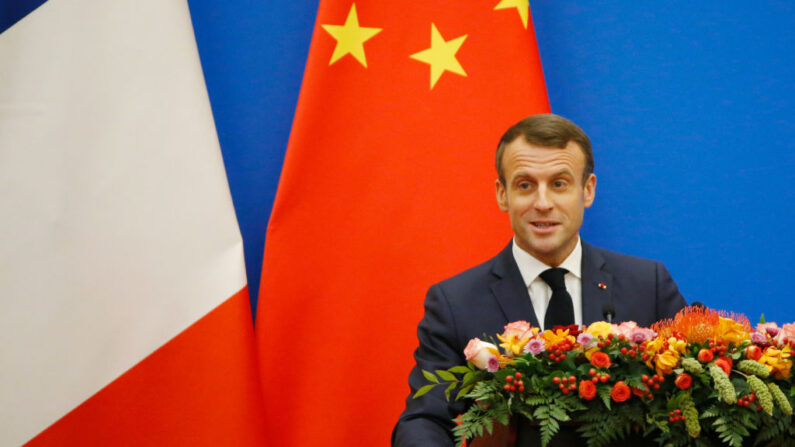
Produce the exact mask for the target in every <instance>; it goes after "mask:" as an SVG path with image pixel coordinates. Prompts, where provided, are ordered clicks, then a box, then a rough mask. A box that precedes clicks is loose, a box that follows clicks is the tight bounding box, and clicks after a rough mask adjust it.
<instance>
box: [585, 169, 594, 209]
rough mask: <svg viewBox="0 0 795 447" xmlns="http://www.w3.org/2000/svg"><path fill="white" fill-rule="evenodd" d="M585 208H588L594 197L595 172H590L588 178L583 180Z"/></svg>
mask: <svg viewBox="0 0 795 447" xmlns="http://www.w3.org/2000/svg"><path fill="white" fill-rule="evenodd" d="M584 190H585V208H590V207H591V205H593V201H594V199H595V198H596V174H593V173H592V174H591V175H589V176H588V180H586V181H585V186H584Z"/></svg>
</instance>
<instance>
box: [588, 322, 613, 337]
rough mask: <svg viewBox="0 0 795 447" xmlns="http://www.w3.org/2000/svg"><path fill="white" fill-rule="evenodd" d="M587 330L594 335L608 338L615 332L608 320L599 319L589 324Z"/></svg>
mask: <svg viewBox="0 0 795 447" xmlns="http://www.w3.org/2000/svg"><path fill="white" fill-rule="evenodd" d="M585 332H587V333H589V334H591V335H593V336H594V337H602V338H607V336H608V335H609V334H612V333H613V325H612V324H610V323H608V322H606V321H597V322H594V323H591V325H590V326H588V329H586V330H585Z"/></svg>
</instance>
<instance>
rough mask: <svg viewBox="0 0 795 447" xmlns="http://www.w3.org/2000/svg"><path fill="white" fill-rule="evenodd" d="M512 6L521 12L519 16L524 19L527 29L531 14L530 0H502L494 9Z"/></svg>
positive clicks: (523, 23)
mask: <svg viewBox="0 0 795 447" xmlns="http://www.w3.org/2000/svg"><path fill="white" fill-rule="evenodd" d="M510 8H516V11H517V12H518V13H519V18H521V19H522V25H524V29H527V17H528V15H530V12H529V11H530V0H500V3H499V4H498V5H497V6H495V7H494V10H495V11H496V10H497V9H510Z"/></svg>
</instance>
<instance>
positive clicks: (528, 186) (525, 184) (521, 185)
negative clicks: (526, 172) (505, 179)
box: [517, 182, 530, 189]
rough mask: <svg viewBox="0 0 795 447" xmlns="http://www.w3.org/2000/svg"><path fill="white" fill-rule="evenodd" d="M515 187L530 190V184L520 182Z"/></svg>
mask: <svg viewBox="0 0 795 447" xmlns="http://www.w3.org/2000/svg"><path fill="white" fill-rule="evenodd" d="M517 186H518V187H519V189H530V182H521V183H519V185H517Z"/></svg>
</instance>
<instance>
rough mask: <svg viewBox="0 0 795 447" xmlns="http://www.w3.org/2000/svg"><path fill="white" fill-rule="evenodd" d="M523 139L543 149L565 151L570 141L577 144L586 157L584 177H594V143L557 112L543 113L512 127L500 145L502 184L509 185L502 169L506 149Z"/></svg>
mask: <svg viewBox="0 0 795 447" xmlns="http://www.w3.org/2000/svg"><path fill="white" fill-rule="evenodd" d="M520 136H523V137H524V139H525V141H527V142H528V143H530V144H535V145H538V146H543V147H557V148H561V149H563V148H565V147H566V145H567V144H569V141H574V142H575V143H577V144H578V145H579V146H580V149H582V153H583V154H584V155H585V170H584V171H583V174H582V179H583V182H585V181H586V180H588V177H589V176H590V175H591V174H593V167H594V163H593V151H592V150H591V140H590V139H589V138H588V135H586V134H585V132H583V130H582V129H580V128H579V127H578V126H577V125H576V124H574V123H572V122H571V121H569V120H567V119H566V118H563V117H562V116H559V115H555V114H553V113H541V114H538V115H532V116H529V117H527V118H525V119H523V120H521V121H519V122H518V123H516V124H514V125H513V126H511V128H510V129H508V130H507V131H505V133H504V134H503V136H502V138H501V139H500V144H499V145H498V146H497V157H496V164H497V176H498V177H499V179H500V183H502V184H503V185H504V184H505V171H504V170H503V168H502V155H503V153H505V146H507V145H508V144H510V143H512V142H513V141H514V140H516V139H517V138H519V137H520Z"/></svg>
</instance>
